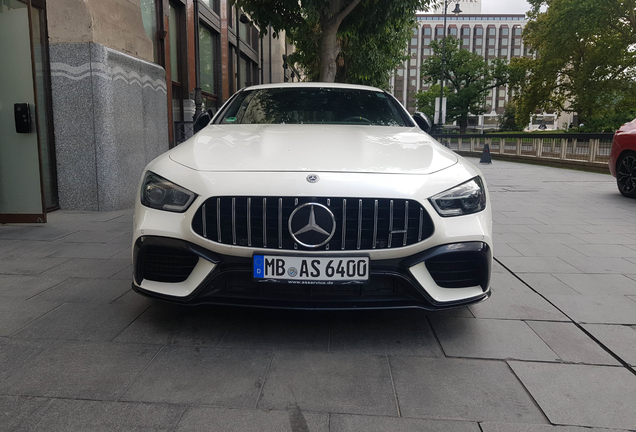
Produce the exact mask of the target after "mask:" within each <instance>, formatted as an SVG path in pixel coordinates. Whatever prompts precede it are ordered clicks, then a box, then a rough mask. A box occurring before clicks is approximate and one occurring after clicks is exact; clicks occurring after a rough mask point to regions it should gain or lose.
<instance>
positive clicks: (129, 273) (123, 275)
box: [110, 260, 133, 283]
mask: <svg viewBox="0 0 636 432" xmlns="http://www.w3.org/2000/svg"><path fill="white" fill-rule="evenodd" d="M131 261H132V260H126V262H131ZM110 278H111V279H120V280H126V281H129V282H131V283H132V278H133V270H132V264H131V265H129V266H127V267H125V268H124V269H122V270H120V271H118V272H117V273H115V274H114V275H112V276H111V277H110Z"/></svg>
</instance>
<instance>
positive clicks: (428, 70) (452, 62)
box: [416, 36, 509, 133]
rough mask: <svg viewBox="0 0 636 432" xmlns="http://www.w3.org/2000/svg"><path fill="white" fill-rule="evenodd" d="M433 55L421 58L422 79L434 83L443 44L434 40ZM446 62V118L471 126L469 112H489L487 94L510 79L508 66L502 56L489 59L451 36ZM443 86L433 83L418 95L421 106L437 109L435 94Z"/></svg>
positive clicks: (428, 111) (437, 93)
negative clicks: (485, 101) (486, 100)
mask: <svg viewBox="0 0 636 432" xmlns="http://www.w3.org/2000/svg"><path fill="white" fill-rule="evenodd" d="M431 48H432V50H433V55H431V56H430V57H429V58H427V59H426V60H425V61H424V62H422V68H421V74H422V80H423V81H424V82H427V83H429V84H435V83H436V82H438V81H439V79H440V76H441V75H442V44H441V43H438V42H437V41H431ZM444 57H445V59H446V60H445V62H444V80H445V81H446V83H445V88H444V89H445V90H446V88H448V90H447V91H445V94H444V96H445V97H446V98H447V101H446V120H447V121H448V120H450V121H457V123H458V124H459V128H460V132H461V133H464V132H465V131H466V127H467V126H468V115H469V114H473V115H479V114H483V113H484V112H486V110H487V107H485V106H484V98H485V96H486V94H487V92H488V91H489V90H490V89H493V88H496V87H499V86H502V85H505V84H506V83H507V82H508V78H509V70H508V66H507V64H506V62H505V61H504V60H502V59H492V60H490V61H486V60H485V59H484V58H483V57H482V56H480V55H479V54H475V53H472V52H470V51H468V50H467V49H463V48H461V41H460V40H458V39H456V38H454V37H452V36H449V37H447V38H446V54H445V56H444ZM439 94H440V88H439V86H438V85H434V86H433V87H431V88H430V89H429V90H428V91H425V92H420V93H418V95H416V98H417V100H418V102H417V106H418V109H420V110H421V111H423V112H424V113H430V112H431V110H432V112H433V113H434V112H435V106H434V104H435V97H439Z"/></svg>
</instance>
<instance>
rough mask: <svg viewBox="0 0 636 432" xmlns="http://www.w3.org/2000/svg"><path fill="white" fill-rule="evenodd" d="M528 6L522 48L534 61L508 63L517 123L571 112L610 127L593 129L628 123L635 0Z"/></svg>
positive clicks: (634, 75)
mask: <svg viewBox="0 0 636 432" xmlns="http://www.w3.org/2000/svg"><path fill="white" fill-rule="evenodd" d="M529 3H530V4H531V6H532V9H531V11H530V12H529V13H528V18H529V22H528V24H527V26H526V28H525V30H524V43H525V44H526V45H530V46H531V47H532V49H533V50H534V51H535V52H537V53H538V56H537V58H536V59H529V58H522V59H514V62H513V64H512V67H513V69H516V70H517V71H518V72H519V73H518V75H517V79H516V80H514V85H515V87H516V89H517V90H518V91H517V92H516V93H517V94H518V96H517V98H516V99H517V109H518V113H517V117H518V120H519V121H524V122H527V121H528V120H529V117H530V115H532V114H533V113H534V112H535V110H537V109H542V110H546V111H550V110H555V111H559V112H562V111H565V112H576V113H578V116H579V122H582V123H585V124H594V123H596V124H599V125H600V124H603V123H604V122H605V123H607V122H608V121H609V123H616V124H614V125H613V126H610V125H609V124H608V125H605V126H599V128H607V127H613V128H615V127H617V126H619V125H620V124H622V123H623V122H625V121H626V120H629V119H631V118H633V115H634V112H633V110H634V107H636V11H635V9H636V0H611V1H608V0H529ZM545 6H547V9H545ZM542 7H544V8H543V9H544V11H542V10H541V8H542ZM630 111H631V112H630Z"/></svg>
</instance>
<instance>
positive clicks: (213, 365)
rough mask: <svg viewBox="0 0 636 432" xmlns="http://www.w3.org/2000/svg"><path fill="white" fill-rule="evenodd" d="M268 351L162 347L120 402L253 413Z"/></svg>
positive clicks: (269, 354) (269, 355) (265, 369)
mask: <svg viewBox="0 0 636 432" xmlns="http://www.w3.org/2000/svg"><path fill="white" fill-rule="evenodd" d="M271 355H272V353H271V351H266V350H244V349H228V348H207V347H176V346H171V347H164V348H163V349H162V350H161V352H160V353H159V355H158V356H157V357H156V358H155V359H154V360H153V361H152V363H151V364H150V365H149V366H148V368H146V370H144V372H143V373H142V374H141V375H140V376H139V378H137V380H136V381H135V383H134V384H133V385H132V386H131V387H130V388H129V389H128V391H126V393H125V394H124V395H123V396H122V398H121V400H128V401H140V402H160V403H177V404H195V405H201V404H204V405H215V406H221V407H236V408H253V407H254V406H255V404H256V401H257V399H258V394H259V392H260V389H261V385H262V383H263V380H264V379H265V373H266V371H267V367H268V365H269V363H270V360H271Z"/></svg>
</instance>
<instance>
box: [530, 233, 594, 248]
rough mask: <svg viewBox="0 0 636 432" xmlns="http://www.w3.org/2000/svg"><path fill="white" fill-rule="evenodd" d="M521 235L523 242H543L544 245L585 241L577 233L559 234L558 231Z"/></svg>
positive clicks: (571, 243)
mask: <svg viewBox="0 0 636 432" xmlns="http://www.w3.org/2000/svg"><path fill="white" fill-rule="evenodd" d="M584 235H589V234H584ZM521 237H523V238H524V239H525V242H523V243H534V244H542V245H546V244H549V245H551V246H552V245H555V244H561V245H573V244H577V243H585V241H584V240H583V241H582V240H581V239H580V238H578V237H576V235H575V234H557V233H547V234H541V233H537V234H521Z"/></svg>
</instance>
